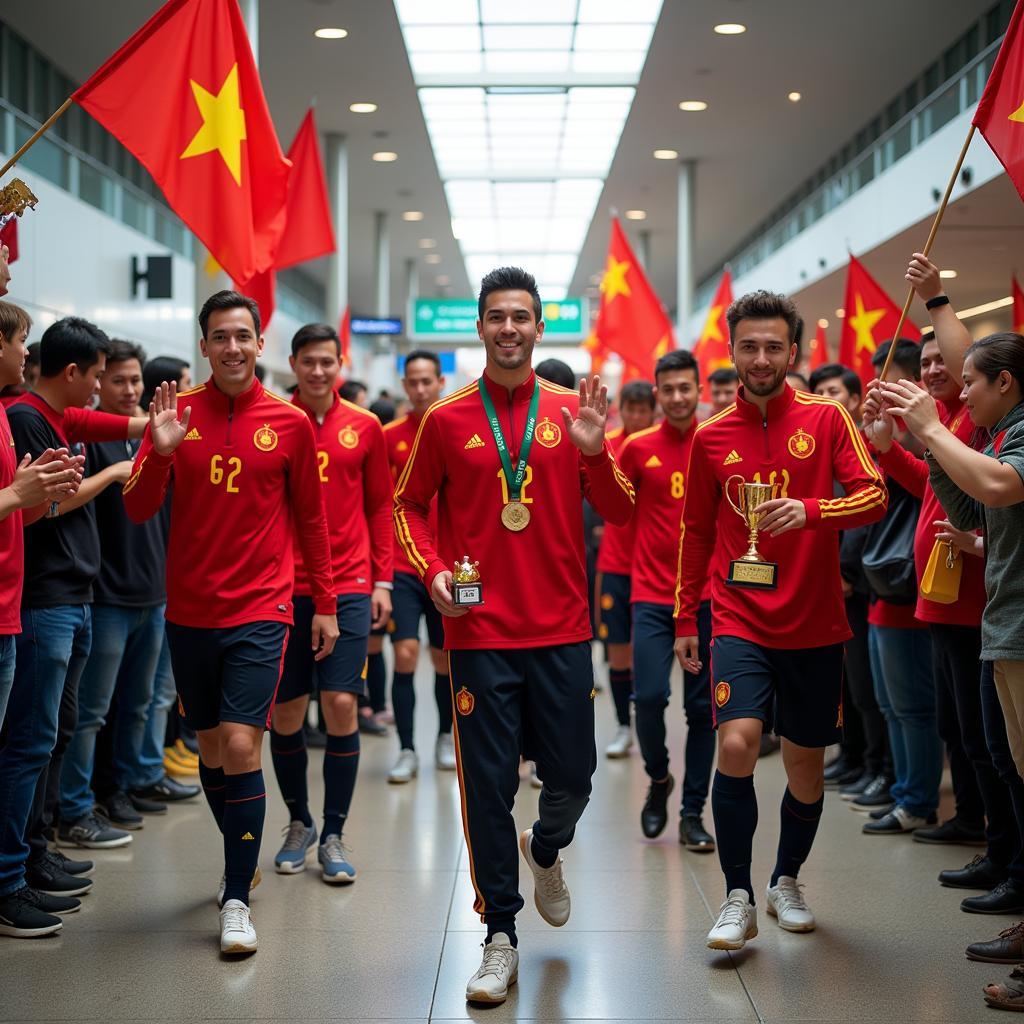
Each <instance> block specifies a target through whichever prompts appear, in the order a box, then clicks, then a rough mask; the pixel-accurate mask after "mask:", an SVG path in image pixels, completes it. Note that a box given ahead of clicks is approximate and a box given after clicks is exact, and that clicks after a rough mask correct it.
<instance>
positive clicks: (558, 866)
mask: <svg viewBox="0 0 1024 1024" xmlns="http://www.w3.org/2000/svg"><path fill="white" fill-rule="evenodd" d="M519 849H520V851H521V852H522V855H523V860H525V861H526V863H527V866H528V867H529V869H530V870H531V871H532V872H533V902H534V905H535V906H536V907H537V913H538V914H540V916H541V917H543V918H544V920H545V921H547V923H548V924H549V925H551V926H552V927H553V928H561V927H562V925H563V924H565V922H566V921H568V920H569V911H570V910H571V909H572V904H571V901H570V899H569V889H568V887H567V886H566V884H565V879H564V878H563V877H562V858H561V857H559V858H558V860H556V861H555V863H554V864H552V865H551V867H549V868H542V867H541V866H540V865H539V864H538V863H537V862H536V861H535V860H534V859H533V829H532V828H528V829H527V830H526V831H525V832H523V833H522V834H521V835H520V836H519Z"/></svg>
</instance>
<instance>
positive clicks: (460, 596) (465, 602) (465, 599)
mask: <svg viewBox="0 0 1024 1024" xmlns="http://www.w3.org/2000/svg"><path fill="white" fill-rule="evenodd" d="M479 565H480V563H479V562H471V561H470V560H469V555H463V556H462V561H461V562H456V563H455V568H454V569H453V570H452V604H454V605H458V607H460V608H471V607H473V605H477V604H483V603H484V595H483V587H482V586H481V584H480V570H479V569H478V568H477V567H478V566H479Z"/></svg>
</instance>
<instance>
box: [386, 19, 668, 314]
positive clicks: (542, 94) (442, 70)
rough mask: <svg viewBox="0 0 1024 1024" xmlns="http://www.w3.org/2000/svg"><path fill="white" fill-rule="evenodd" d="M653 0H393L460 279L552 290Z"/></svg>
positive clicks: (591, 203) (643, 45) (640, 53)
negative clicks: (512, 275) (521, 279)
mask: <svg viewBox="0 0 1024 1024" xmlns="http://www.w3.org/2000/svg"><path fill="white" fill-rule="evenodd" d="M661 5H662V0H629V2H628V3H622V0H516V2H515V3H514V4H509V3H508V0H444V2H443V3H442V2H439V0H395V8H396V10H397V12H398V19H399V22H400V23H401V26H402V32H403V34H404V37H405V44H406V48H407V49H408V51H409V62H410V65H411V66H412V72H413V77H414V79H415V80H416V84H417V86H418V87H419V95H420V102H421V104H422V107H423V115H424V119H425V120H426V124H427V131H428V133H429V135H430V141H431V144H432V146H433V149H434V157H435V159H436V161H437V167H438V171H439V172H440V175H441V179H442V181H443V182H444V183H445V193H446V195H447V198H448V206H449V210H450V212H451V216H452V230H453V232H454V234H455V237H456V238H457V239H458V241H459V245H460V247H461V249H462V254H463V257H464V259H465V262H466V270H467V273H468V275H469V279H470V282H471V283H472V284H474V285H475V283H476V282H477V281H478V280H479V279H480V278H481V277H482V276H483V275H484V274H485V273H486V272H487V271H488V270H490V269H492V268H493V267H494V266H496V265H498V264H501V263H517V264H520V265H522V266H525V267H526V268H527V269H528V270H530V271H531V272H532V273H533V274H534V275H535V276H536V277H537V280H538V284H539V285H540V286H541V289H540V290H541V295H542V297H543V298H544V299H545V300H547V299H559V298H562V297H564V295H565V292H566V289H567V288H568V286H569V282H570V280H571V279H572V275H573V272H574V270H575V267H576V262H577V259H578V255H579V251H580V249H581V248H582V245H583V240H584V238H585V236H586V233H587V230H588V228H589V226H590V222H591V221H592V219H593V217H594V210H595V207H596V205H597V201H598V198H599V197H600V195H601V190H602V189H603V187H604V180H605V178H606V177H607V175H608V171H609V169H610V167H611V162H612V159H613V157H614V156H615V151H616V149H617V148H618V144H619V138H620V137H621V135H622V129H623V126H624V125H625V122H626V117H627V116H628V115H629V110H630V107H631V105H632V103H633V95H634V92H635V86H636V83H637V81H638V80H639V78H640V73H641V71H642V69H643V65H644V62H645V61H646V59H647V50H648V47H649V46H650V42H651V36H652V34H653V32H654V26H655V25H656V23H657V20H658V16H659V14H660V12H661Z"/></svg>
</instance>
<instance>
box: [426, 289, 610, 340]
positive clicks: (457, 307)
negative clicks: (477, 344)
mask: <svg viewBox="0 0 1024 1024" xmlns="http://www.w3.org/2000/svg"><path fill="white" fill-rule="evenodd" d="M543 314H544V337H545V338H549V339H551V340H552V341H582V340H583V339H584V338H585V337H586V336H587V334H588V333H589V330H590V317H589V315H588V309H587V300H586V299H583V298H578V299H577V298H570V299H561V300H560V301H558V302H545V303H544V309H543ZM476 318H477V305H476V299H414V300H413V302H412V308H411V309H410V316H409V337H410V338H411V339H413V340H414V341H476V339H477V333H476Z"/></svg>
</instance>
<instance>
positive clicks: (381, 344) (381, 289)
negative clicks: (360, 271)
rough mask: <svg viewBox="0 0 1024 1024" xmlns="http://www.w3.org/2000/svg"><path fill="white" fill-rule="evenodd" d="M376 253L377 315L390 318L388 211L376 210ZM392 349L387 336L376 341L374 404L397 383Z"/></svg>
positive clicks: (371, 383) (372, 372)
mask: <svg viewBox="0 0 1024 1024" xmlns="http://www.w3.org/2000/svg"><path fill="white" fill-rule="evenodd" d="M373 252H374V269H375V277H376V285H377V287H376V308H375V309H374V314H375V315H376V316H379V317H386V316H390V315H391V310H390V306H391V234H390V231H389V229H388V215H387V213H386V212H385V211H384V210H376V211H374V214H373ZM392 347H393V346H392V343H391V338H390V337H388V335H386V334H381V335H377V336H376V337H375V338H374V339H373V365H372V366H371V367H370V379H369V380H368V381H367V384H368V385H369V389H370V399H371V401H372V400H373V399H374V398H376V396H377V392H378V391H379V390H380V389H381V388H390V387H391V386H392V385H393V384H394V377H395V371H394V365H393V360H392Z"/></svg>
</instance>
